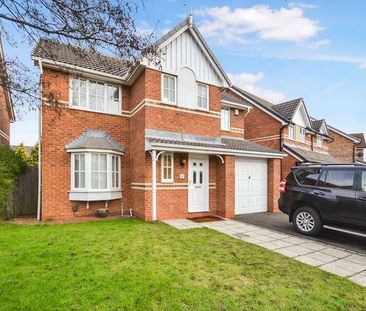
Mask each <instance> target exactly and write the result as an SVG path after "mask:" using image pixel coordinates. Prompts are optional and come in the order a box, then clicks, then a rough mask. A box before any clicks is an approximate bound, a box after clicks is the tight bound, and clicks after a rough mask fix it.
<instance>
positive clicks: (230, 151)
mask: <svg viewBox="0 0 366 311" xmlns="http://www.w3.org/2000/svg"><path fill="white" fill-rule="evenodd" d="M145 150H146V151H149V150H161V151H176V152H192V153H206V154H219V155H242V156H258V157H265V158H283V157H285V156H286V154H285V153H282V152H279V151H278V150H275V149H271V148H268V147H265V146H262V145H259V144H256V143H253V142H250V141H247V140H244V139H234V138H221V137H206V136H198V135H190V134H182V133H172V132H158V131H152V130H147V132H146V133H145Z"/></svg>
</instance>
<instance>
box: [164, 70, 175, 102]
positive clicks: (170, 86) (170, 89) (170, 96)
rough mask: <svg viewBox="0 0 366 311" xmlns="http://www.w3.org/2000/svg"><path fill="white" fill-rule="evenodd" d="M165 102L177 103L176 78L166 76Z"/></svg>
mask: <svg viewBox="0 0 366 311" xmlns="http://www.w3.org/2000/svg"><path fill="white" fill-rule="evenodd" d="M163 100H165V101H168V102H172V103H174V102H175V78H174V77H170V76H167V75H164V78H163Z"/></svg>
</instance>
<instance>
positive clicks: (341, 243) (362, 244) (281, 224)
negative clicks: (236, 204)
mask: <svg viewBox="0 0 366 311" xmlns="http://www.w3.org/2000/svg"><path fill="white" fill-rule="evenodd" d="M235 220H237V221H240V222H244V223H247V224H251V225H256V226H260V227H263V228H266V229H272V230H276V231H280V232H283V233H287V234H291V235H293V236H298V237H302V238H304V237H305V236H304V235H302V234H300V233H297V232H296V231H295V230H294V228H293V227H292V223H289V222H288V216H287V215H285V214H282V213H279V214H273V213H258V214H247V215H240V216H236V217H235ZM306 238H307V239H311V240H314V241H318V242H323V243H327V244H330V245H333V246H336V247H340V248H343V249H347V250H350V251H353V252H358V253H363V254H366V238H361V237H357V236H353V235H349V234H346V233H342V232H337V231H334V230H329V229H325V230H324V231H323V233H322V235H321V236H319V237H306Z"/></svg>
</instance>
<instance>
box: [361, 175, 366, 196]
mask: <svg viewBox="0 0 366 311" xmlns="http://www.w3.org/2000/svg"><path fill="white" fill-rule="evenodd" d="M361 189H362V191H364V192H366V171H363V172H362V174H361Z"/></svg>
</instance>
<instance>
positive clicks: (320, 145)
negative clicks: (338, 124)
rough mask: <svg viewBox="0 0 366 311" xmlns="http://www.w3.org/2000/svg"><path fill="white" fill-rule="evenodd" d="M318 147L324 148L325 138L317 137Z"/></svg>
mask: <svg viewBox="0 0 366 311" xmlns="http://www.w3.org/2000/svg"><path fill="white" fill-rule="evenodd" d="M316 146H317V147H319V148H320V147H323V137H322V136H321V135H319V134H317V135H316Z"/></svg>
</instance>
